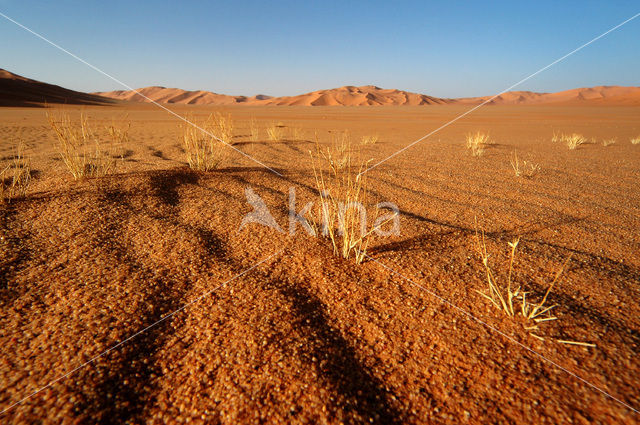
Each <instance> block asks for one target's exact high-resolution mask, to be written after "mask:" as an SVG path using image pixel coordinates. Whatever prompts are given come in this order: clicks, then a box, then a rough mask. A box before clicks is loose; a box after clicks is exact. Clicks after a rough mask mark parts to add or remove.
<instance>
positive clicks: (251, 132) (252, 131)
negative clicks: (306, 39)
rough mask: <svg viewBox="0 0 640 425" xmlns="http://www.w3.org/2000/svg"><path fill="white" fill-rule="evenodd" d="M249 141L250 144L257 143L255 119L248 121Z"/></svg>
mask: <svg viewBox="0 0 640 425" xmlns="http://www.w3.org/2000/svg"><path fill="white" fill-rule="evenodd" d="M249 139H250V140H251V141H252V142H257V141H258V139H260V129H259V128H258V122H257V121H256V119H255V118H251V120H250V121H249Z"/></svg>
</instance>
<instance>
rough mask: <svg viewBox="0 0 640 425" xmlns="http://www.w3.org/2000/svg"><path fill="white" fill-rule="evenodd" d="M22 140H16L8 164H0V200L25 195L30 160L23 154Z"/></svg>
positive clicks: (29, 178)
mask: <svg viewBox="0 0 640 425" xmlns="http://www.w3.org/2000/svg"><path fill="white" fill-rule="evenodd" d="M24 150H25V145H24V142H22V141H20V142H18V145H17V147H16V149H15V154H14V155H13V158H12V159H11V161H10V162H9V164H8V165H4V164H3V165H1V166H0V202H5V201H6V202H10V201H11V200H12V199H14V198H20V197H23V196H25V194H26V193H27V189H28V188H29V183H31V161H30V160H29V158H27V157H26V156H25V154H24Z"/></svg>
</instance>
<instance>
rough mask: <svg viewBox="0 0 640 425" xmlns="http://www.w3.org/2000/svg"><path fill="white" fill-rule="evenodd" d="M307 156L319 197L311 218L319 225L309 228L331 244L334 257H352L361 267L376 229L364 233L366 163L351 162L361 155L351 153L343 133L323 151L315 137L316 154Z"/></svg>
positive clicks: (357, 159)
mask: <svg viewBox="0 0 640 425" xmlns="http://www.w3.org/2000/svg"><path fill="white" fill-rule="evenodd" d="M310 153H311V159H312V167H313V173H314V176H315V181H316V189H317V190H318V193H319V203H318V204H316V205H318V207H317V209H316V211H315V212H314V213H313V214H312V216H313V218H314V219H315V222H316V223H321V224H315V225H314V224H312V227H313V228H314V230H315V231H316V234H322V235H323V236H325V237H328V238H329V239H330V240H331V243H332V245H333V250H334V253H335V254H336V255H340V256H342V257H343V258H352V257H353V258H354V259H355V261H356V263H361V262H362V260H364V258H365V256H366V252H367V248H368V246H369V242H370V239H371V237H372V234H373V232H374V230H375V229H376V228H371V229H367V223H366V221H367V220H366V219H367V216H366V206H367V198H368V190H367V180H366V174H360V173H361V172H362V171H364V170H365V169H366V165H367V164H368V162H365V161H362V160H360V159H359V158H354V155H356V156H358V157H359V154H360V152H359V151H356V152H354V151H353V150H352V145H351V138H350V137H349V135H348V134H346V133H345V134H342V135H341V137H339V138H336V139H333V140H332V144H331V145H330V146H329V147H326V148H324V149H323V148H322V147H321V146H320V144H319V143H318V140H317V137H316V152H315V154H314V153H313V152H310ZM376 216H377V212H376ZM383 224H385V223H381V224H379V225H378V226H377V227H380V226H382V225H383Z"/></svg>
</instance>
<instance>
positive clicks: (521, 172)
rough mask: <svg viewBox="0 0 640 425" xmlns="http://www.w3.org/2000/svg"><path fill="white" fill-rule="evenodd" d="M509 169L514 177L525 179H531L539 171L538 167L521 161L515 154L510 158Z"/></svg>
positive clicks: (529, 162) (533, 163)
mask: <svg viewBox="0 0 640 425" xmlns="http://www.w3.org/2000/svg"><path fill="white" fill-rule="evenodd" d="M511 167H512V168H513V172H514V173H515V175H516V177H524V178H527V179H530V178H532V177H533V176H535V175H536V174H538V171H540V165H538V164H536V163H535V162H531V161H527V160H524V161H521V160H520V159H519V158H518V154H517V153H516V152H514V153H513V155H512V156H511Z"/></svg>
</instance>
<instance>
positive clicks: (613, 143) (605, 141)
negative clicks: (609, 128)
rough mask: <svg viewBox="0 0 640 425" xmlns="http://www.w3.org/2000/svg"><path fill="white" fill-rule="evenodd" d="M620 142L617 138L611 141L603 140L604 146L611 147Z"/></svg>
mask: <svg viewBox="0 0 640 425" xmlns="http://www.w3.org/2000/svg"><path fill="white" fill-rule="evenodd" d="M617 142H618V141H617V140H616V138H615V137H614V138H611V139H604V140H602V146H611V145H615V144H616V143H617Z"/></svg>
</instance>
